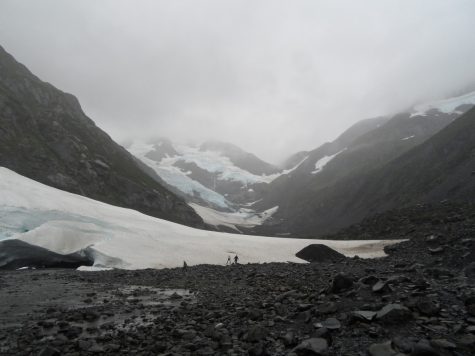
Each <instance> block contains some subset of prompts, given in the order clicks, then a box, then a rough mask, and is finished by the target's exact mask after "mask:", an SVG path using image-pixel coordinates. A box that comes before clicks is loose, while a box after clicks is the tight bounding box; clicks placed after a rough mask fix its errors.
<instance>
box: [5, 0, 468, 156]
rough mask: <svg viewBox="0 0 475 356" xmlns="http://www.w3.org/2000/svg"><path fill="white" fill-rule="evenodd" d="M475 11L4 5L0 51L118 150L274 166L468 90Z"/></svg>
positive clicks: (403, 4) (51, 2) (307, 5)
mask: <svg viewBox="0 0 475 356" xmlns="http://www.w3.org/2000/svg"><path fill="white" fill-rule="evenodd" d="M474 13H475V2H473V1H470V0H465V1H464V0H452V1H445V0H440V1H438V0H420V1H400V0H387V1H380V0H378V1H376V0H375V1H373V0H368V1H351V0H348V1H315V0H308V1H275V0H272V1H271V0H268V1H247V0H239V1H232V0H228V1H222V0H214V1H195V0H178V1H148V0H141V1H132V0H130V1H117V0H102V1H94V0H82V1H64V0H43V1H41V2H40V1H35V0H2V2H1V3H0V44H1V45H2V46H4V48H5V49H6V50H7V51H9V52H10V53H12V54H13V55H14V56H15V57H16V58H17V59H18V60H19V61H21V62H22V63H24V64H25V65H27V66H28V67H29V68H30V69H31V70H32V71H33V72H34V73H35V74H37V75H38V76H39V77H40V78H42V79H43V80H46V81H49V82H51V83H53V84H54V85H56V86H57V87H59V88H60V89H62V90H65V91H69V92H71V93H73V94H75V95H76V96H78V98H79V100H80V101H81V103H82V105H83V108H84V110H85V111H86V113H87V114H88V115H89V116H90V117H91V118H92V119H93V120H94V121H96V123H97V124H98V125H99V126H100V127H102V128H103V129H105V130H106V131H107V132H109V133H110V134H111V135H112V136H113V137H114V138H115V139H116V140H118V141H122V140H126V139H129V138H134V137H149V136H168V137H170V138H171V139H178V140H186V139H190V138H191V139H195V140H201V139H207V138H214V139H221V140H224V141H230V142H233V143H235V144H238V145H240V146H242V147H243V148H245V149H246V150H249V151H252V152H254V153H256V154H258V155H259V156H261V157H263V158H264V159H267V160H269V161H272V162H277V161H279V160H281V159H283V158H284V157H285V156H287V155H288V154H291V153H293V152H295V151H298V150H302V149H311V148H315V147H317V146H318V145H320V144H321V143H323V142H325V141H328V140H332V139H333V138H335V137H336V136H337V135H338V134H339V133H341V132H342V131H343V130H344V129H346V128H347V127H349V126H350V125H351V124H353V123H355V122H356V121H358V120H360V119H363V118H367V117H373V116H377V115H381V114H391V113H394V112H397V111H399V110H402V109H405V108H408V107H410V106H411V105H413V104H414V103H416V102H419V101H424V100H427V99H434V98H442V97H445V96H447V95H451V94H453V93H457V92H460V91H463V90H464V89H466V88H468V87H470V86H472V87H473V84H474V83H475V66H473V63H475V38H474V32H473V19H472V14H474Z"/></svg>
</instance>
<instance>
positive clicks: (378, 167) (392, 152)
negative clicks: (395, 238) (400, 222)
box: [261, 105, 475, 235]
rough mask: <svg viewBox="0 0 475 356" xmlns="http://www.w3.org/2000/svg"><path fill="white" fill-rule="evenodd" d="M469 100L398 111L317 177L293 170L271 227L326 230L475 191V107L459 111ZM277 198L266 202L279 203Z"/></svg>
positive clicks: (314, 231) (470, 196)
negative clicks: (444, 108)
mask: <svg viewBox="0 0 475 356" xmlns="http://www.w3.org/2000/svg"><path fill="white" fill-rule="evenodd" d="M469 107H470V106H469V105H458V106H457V107H456V108H455V109H456V110H455V111H448V112H441V111H439V110H435V109H430V110H429V111H427V112H424V114H423V115H422V114H420V113H419V114H417V113H416V114H410V113H406V114H400V115H396V116H395V117H394V118H392V119H391V120H389V121H387V122H386V123H385V124H384V125H381V126H380V127H378V128H376V129H374V130H372V131H370V132H368V133H366V134H364V135H362V136H360V137H359V138H357V139H356V140H355V141H353V143H352V144H350V145H349V146H348V147H346V149H344V150H342V151H340V152H339V153H338V154H337V155H336V156H335V157H333V159H331V161H329V162H327V164H326V165H325V166H324V168H323V169H320V170H318V169H316V170H315V171H317V172H315V177H310V175H309V174H308V173H307V175H306V176H305V175H303V177H302V175H301V176H299V177H298V178H294V177H293V176H294V174H295V173H294V174H293V175H291V176H289V177H288V180H289V181H290V182H288V183H287V185H285V187H284V188H283V189H284V190H285V191H287V192H288V194H287V195H286V196H285V199H284V201H283V203H281V204H280V205H279V206H280V208H279V211H278V212H277V214H276V216H275V218H276V219H280V223H279V224H276V225H275V226H269V227H268V228H269V229H270V230H271V231H288V232H292V233H297V234H300V235H308V234H317V235H321V234H322V233H327V232H331V231H336V229H338V228H341V227H344V226H347V225H349V224H351V223H354V222H357V221H359V220H361V219H363V218H364V217H366V216H369V215H371V214H374V213H377V212H381V211H384V210H388V209H392V208H397V207H403V206H407V205H411V204H416V203H419V202H425V201H437V200H441V199H455V200H472V199H474V197H475V195H474V191H473V184H474V180H473V176H472V175H471V174H472V171H473V170H474V162H473V156H472V154H473V153H472V150H473V149H474V142H475V138H474V137H473V132H475V117H474V114H475V112H474V109H471V110H469V111H468V112H467V113H466V114H464V115H462V116H461V115H460V114H461V112H463V111H466V110H467V109H469ZM456 118H458V119H456ZM324 147H325V146H323V147H322V148H320V150H323V149H324ZM337 149H340V147H338V148H336V149H335V150H337ZM332 152H334V151H330V152H328V151H327V153H326V154H327V155H328V154H331V153H332ZM327 157H328V156H327ZM296 171H297V170H296ZM296 179H300V180H299V183H298V185H297V184H295V181H296ZM275 183H277V181H276V182H275ZM287 187H288V188H287ZM292 187H296V188H294V189H293V190H291V189H292ZM271 198H273V197H271ZM273 199H274V200H272V201H271V202H270V203H268V205H274V204H278V203H277V201H276V200H275V198H273ZM265 200H266V199H264V201H265ZM261 204H262V203H261ZM264 207H265V206H264ZM274 223H275V220H274Z"/></svg>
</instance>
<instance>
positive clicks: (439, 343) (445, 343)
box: [430, 339, 457, 350]
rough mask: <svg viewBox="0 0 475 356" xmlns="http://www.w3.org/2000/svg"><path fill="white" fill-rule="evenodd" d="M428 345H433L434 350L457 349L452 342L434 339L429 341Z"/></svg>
mask: <svg viewBox="0 0 475 356" xmlns="http://www.w3.org/2000/svg"><path fill="white" fill-rule="evenodd" d="M430 344H431V345H433V346H434V347H435V348H442V349H450V350H453V349H456V348H457V345H455V344H454V343H453V342H450V341H448V340H447V339H434V340H431V342H430Z"/></svg>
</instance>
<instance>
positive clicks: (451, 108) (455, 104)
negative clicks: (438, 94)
mask: <svg viewBox="0 0 475 356" xmlns="http://www.w3.org/2000/svg"><path fill="white" fill-rule="evenodd" d="M463 105H469V106H473V105H475V91H473V92H470V93H467V94H464V95H460V96H457V97H453V98H448V99H444V100H438V101H433V102H428V103H424V104H420V105H417V106H415V107H414V109H413V112H412V113H411V116H426V115H427V113H428V112H429V111H430V110H437V111H439V112H441V113H444V114H459V115H460V114H462V113H463V111H458V110H457V109H458V108H459V107H461V106H463Z"/></svg>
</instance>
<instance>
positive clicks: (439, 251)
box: [429, 246, 444, 255]
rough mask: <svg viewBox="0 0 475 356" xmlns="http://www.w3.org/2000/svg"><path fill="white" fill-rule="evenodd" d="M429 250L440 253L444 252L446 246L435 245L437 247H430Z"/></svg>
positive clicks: (435, 253) (433, 253) (434, 253)
mask: <svg viewBox="0 0 475 356" xmlns="http://www.w3.org/2000/svg"><path fill="white" fill-rule="evenodd" d="M429 252H430V253H431V254H432V255H438V254H440V253H442V252H444V248H443V247H442V246H439V247H435V248H429Z"/></svg>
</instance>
